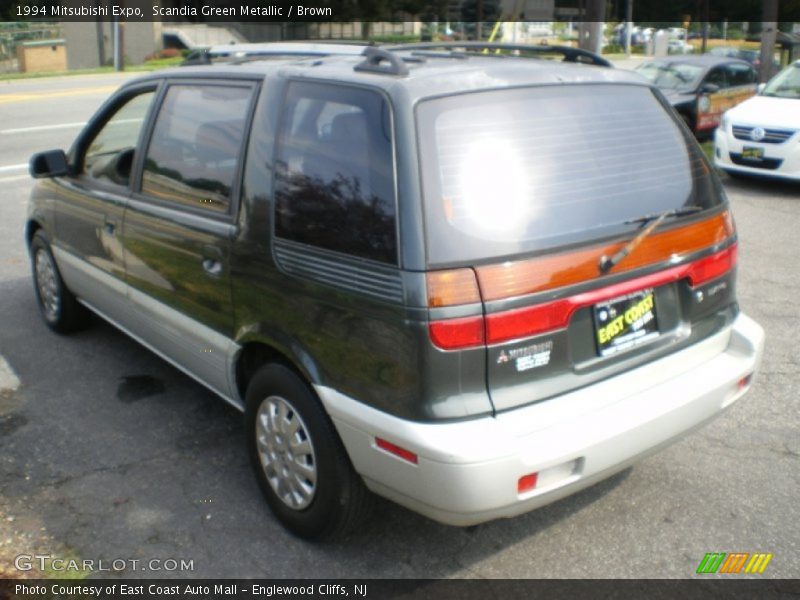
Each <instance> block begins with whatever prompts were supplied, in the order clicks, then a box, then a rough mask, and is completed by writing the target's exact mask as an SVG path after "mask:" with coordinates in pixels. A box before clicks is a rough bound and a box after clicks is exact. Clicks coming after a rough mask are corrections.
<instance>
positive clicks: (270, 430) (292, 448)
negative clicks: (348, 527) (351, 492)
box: [256, 396, 317, 510]
mask: <svg viewBox="0 0 800 600" xmlns="http://www.w3.org/2000/svg"><path fill="white" fill-rule="evenodd" d="M256 442H257V444H258V457H259V459H260V460H261V467H262V468H263V469H264V474H265V475H266V476H267V481H269V485H270V486H271V487H272V489H273V491H274V492H275V494H276V495H277V496H278V498H280V499H281V501H282V502H283V503H284V504H286V506H288V507H289V508H293V509H295V510H302V509H304V508H306V507H307V506H308V505H309V504H311V501H312V500H313V499H314V493H315V492H316V490H317V461H316V457H315V456H314V445H313V444H312V443H311V438H310V437H309V435H308V428H307V427H306V424H305V423H304V422H303V419H302V418H301V417H300V414H299V413H298V412H297V411H296V410H295V408H294V406H292V404H291V403H290V402H289V401H288V400H286V399H285V398H281V397H279V396H270V397H269V398H267V399H266V400H264V401H263V402H262V403H261V406H260V407H259V409H258V415H257V418H256Z"/></svg>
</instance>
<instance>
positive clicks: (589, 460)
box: [317, 315, 764, 525]
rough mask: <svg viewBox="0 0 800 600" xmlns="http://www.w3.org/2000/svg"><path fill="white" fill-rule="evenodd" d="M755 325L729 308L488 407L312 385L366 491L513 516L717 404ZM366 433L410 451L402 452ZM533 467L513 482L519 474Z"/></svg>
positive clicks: (734, 382) (748, 352) (661, 441)
mask: <svg viewBox="0 0 800 600" xmlns="http://www.w3.org/2000/svg"><path fill="white" fill-rule="evenodd" d="M763 345H764V332H763V330H762V329H761V327H760V326H759V325H758V324H757V323H755V322H754V321H752V320H751V319H749V318H748V317H746V316H745V315H739V317H737V319H736V321H735V322H734V324H733V325H732V326H731V327H730V328H729V329H727V330H726V331H724V332H721V333H719V334H717V335H715V336H713V337H711V338H709V339H706V340H704V341H703V342H700V343H698V344H695V345H694V346H692V347H690V348H687V349H685V350H682V351H680V352H677V353H675V354H673V355H671V356H668V357H665V358H663V359H660V360H658V361H655V362H653V363H651V364H649V365H645V366H643V367H640V368H638V369H634V370H632V371H629V372H627V373H624V374H622V375H618V376H616V377H613V378H610V379H607V380H605V381H602V382H600V383H597V384H595V385H591V386H587V387H585V388H582V389H580V390H576V391H574V392H570V393H568V394H565V395H562V396H559V397H557V398H554V399H551V400H547V401H543V402H539V403H537V404H534V405H531V406H527V407H524V408H520V409H516V410H512V411H508V412H505V413H501V414H499V415H497V416H496V417H483V418H479V419H474V420H469V421H460V422H456V423H443V424H428V423H416V422H411V421H406V420H403V419H399V418H397V417H393V416H390V415H388V414H386V413H383V412H380V411H378V410H375V409H373V408H370V407H368V406H365V405H364V404H361V403H360V402H357V401H355V400H353V399H351V398H348V397H346V396H344V395H342V394H339V393H338V392H336V391H335V390H332V389H331V388H326V387H321V386H320V387H318V388H317V392H318V393H319V395H320V398H321V399H322V402H323V404H324V405H325V407H326V409H327V410H328V413H329V414H330V415H331V417H332V419H333V422H334V424H335V425H336V428H337V430H338V431H339V434H340V435H341V438H342V441H343V442H344V445H345V447H346V449H347V451H348V454H349V455H350V458H351V460H352V462H353V465H354V467H355V469H356V471H358V472H359V473H360V474H361V475H362V476H363V477H364V481H365V482H366V484H367V486H368V487H369V488H370V489H372V490H373V491H375V492H376V493H378V494H380V495H382V496H386V497H388V498H390V499H392V500H394V501H396V502H397V503H399V504H401V505H404V506H406V507H408V508H410V509H412V510H415V511H417V512H419V513H422V514H424V515H426V516H428V517H430V518H432V519H434V520H436V521H440V522H442V523H447V524H451V525H472V524H476V523H481V522H484V521H489V520H492V519H496V518H500V517H512V516H515V515H518V514H521V513H524V512H527V511H529V510H531V509H534V508H537V507H539V506H542V505H544V504H548V503H549V502H553V501H554V500H557V499H559V498H562V497H564V496H567V495H569V494H572V493H574V492H576V491H577V490H579V489H581V488H584V487H586V486H589V485H592V484H594V483H595V482H597V481H600V480H601V479H604V478H606V477H608V476H610V475H612V474H613V473H616V472H618V471H620V470H622V469H624V468H626V467H627V466H629V465H630V464H632V463H633V462H635V461H636V460H637V459H639V458H641V457H642V456H644V455H646V454H649V453H651V452H654V451H655V450H658V449H659V448H661V447H663V446H665V445H667V444H669V443H671V442H673V441H675V440H676V439H678V438H679V437H681V436H682V435H684V434H686V433H688V432H690V431H691V430H693V429H695V428H697V427H699V426H700V425H703V424H704V423H706V422H707V421H709V420H711V419H713V418H714V417H716V416H717V415H719V414H720V413H721V412H722V411H723V410H725V409H726V408H727V407H729V406H730V405H731V404H733V403H734V402H735V401H736V400H738V399H739V398H740V397H741V396H742V395H743V394H744V393H745V392H746V391H747V389H748V387H749V383H750V382H749V381H748V382H747V384H746V385H743V386H741V385H740V382H741V381H742V379H743V378H744V377H747V376H750V375H752V374H753V373H754V372H755V370H756V369H757V367H758V363H759V361H760V360H761V355H762V352H763ZM375 437H381V438H384V439H386V440H388V441H389V442H391V443H393V444H396V445H398V446H401V447H403V448H405V449H408V450H410V451H411V452H414V453H416V454H417V455H418V463H417V464H412V463H410V462H407V461H404V460H402V459H400V458H398V457H396V456H394V455H392V454H389V453H388V452H386V451H384V450H381V449H379V448H378V447H377V446H376V444H375ZM530 473H539V478H538V483H537V486H536V487H535V488H534V489H533V490H531V491H528V492H525V493H522V494H520V493H518V491H517V482H518V480H519V478H520V477H522V476H524V475H528V474H530Z"/></svg>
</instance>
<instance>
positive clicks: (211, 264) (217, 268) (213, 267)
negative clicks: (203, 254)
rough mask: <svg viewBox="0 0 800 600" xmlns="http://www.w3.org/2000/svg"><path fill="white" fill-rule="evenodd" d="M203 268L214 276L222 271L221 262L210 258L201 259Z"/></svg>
mask: <svg viewBox="0 0 800 600" xmlns="http://www.w3.org/2000/svg"><path fill="white" fill-rule="evenodd" d="M203 270H204V271H205V272H206V273H208V274H209V275H212V276H214V277H219V276H220V274H221V273H222V263H221V262H220V261H218V260H214V259H212V258H204V259H203Z"/></svg>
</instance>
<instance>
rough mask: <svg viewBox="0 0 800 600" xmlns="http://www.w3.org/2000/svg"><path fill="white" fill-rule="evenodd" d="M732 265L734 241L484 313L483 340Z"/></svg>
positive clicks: (695, 280)
mask: <svg viewBox="0 0 800 600" xmlns="http://www.w3.org/2000/svg"><path fill="white" fill-rule="evenodd" d="M735 265H736V244H733V245H732V246H730V247H728V248H726V249H725V250H721V251H719V252H716V253H714V254H712V255H711V256H706V257H705V258H701V259H699V260H696V261H693V262H690V263H685V264H682V265H676V266H674V267H670V268H667V269H664V270H663V271H658V272H657V273H651V274H650V275H644V276H642V277H636V278H635V279H629V280H627V281H623V282H621V283H616V284H614V285H609V286H606V287H603V288H598V289H596V290H591V291H588V292H584V293H582V294H575V295H574V296H569V297H567V298H562V299H560V300H554V301H552V302H546V303H544V304H537V305H535V306H529V307H525V308H518V309H514V310H508V311H503V312H498V313H492V314H489V315H486V343H487V344H498V343H500V342H506V341H508V340H514V339H519V338H525V337H531V336H534V335H540V334H542V333H545V332H547V331H553V330H556V329H563V328H564V327H566V326H567V325H568V324H569V320H570V318H571V317H572V315H573V313H574V312H575V311H576V310H578V309H580V308H585V307H587V306H592V305H594V304H597V303H598V302H604V301H606V300H610V299H611V298H617V297H619V296H624V295H625V294H630V293H632V292H636V291H639V290H643V289H647V288H654V287H658V286H660V285H665V284H667V283H672V282H673V281H679V280H681V279H688V280H689V284H690V285H691V286H693V287H694V286H698V285H701V284H703V283H705V282H707V281H711V280H712V279H716V278H717V277H720V276H722V275H724V274H725V273H727V272H728V271H730V270H731V269H732V268H733V267H734V266H735Z"/></svg>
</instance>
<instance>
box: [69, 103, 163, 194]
mask: <svg viewBox="0 0 800 600" xmlns="http://www.w3.org/2000/svg"><path fill="white" fill-rule="evenodd" d="M154 95H155V91H154V90H148V91H146V92H143V93H140V94H137V95H136V96H133V97H132V98H129V99H128V100H126V101H125V103H124V104H123V105H122V107H121V108H119V110H117V112H116V113H114V115H113V116H112V117H111V118H110V119H109V120H108V121H107V122H106V124H105V125H103V127H102V128H101V129H100V131H98V132H97V134H96V135H95V136H94V138H93V139H92V141H91V142H90V143H89V147H88V149H87V150H86V153H85V154H84V156H83V173H84V175H86V176H87V177H90V178H91V179H94V180H95V181H102V182H105V183H114V184H117V185H128V181H129V179H130V174H131V167H132V166H133V154H134V151H135V150H136V144H137V143H138V141H139V133H140V132H141V130H142V125H143V124H144V121H145V119H146V118H147V111H148V109H149V108H150V104H151V103H152V102H153V96H154Z"/></svg>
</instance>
